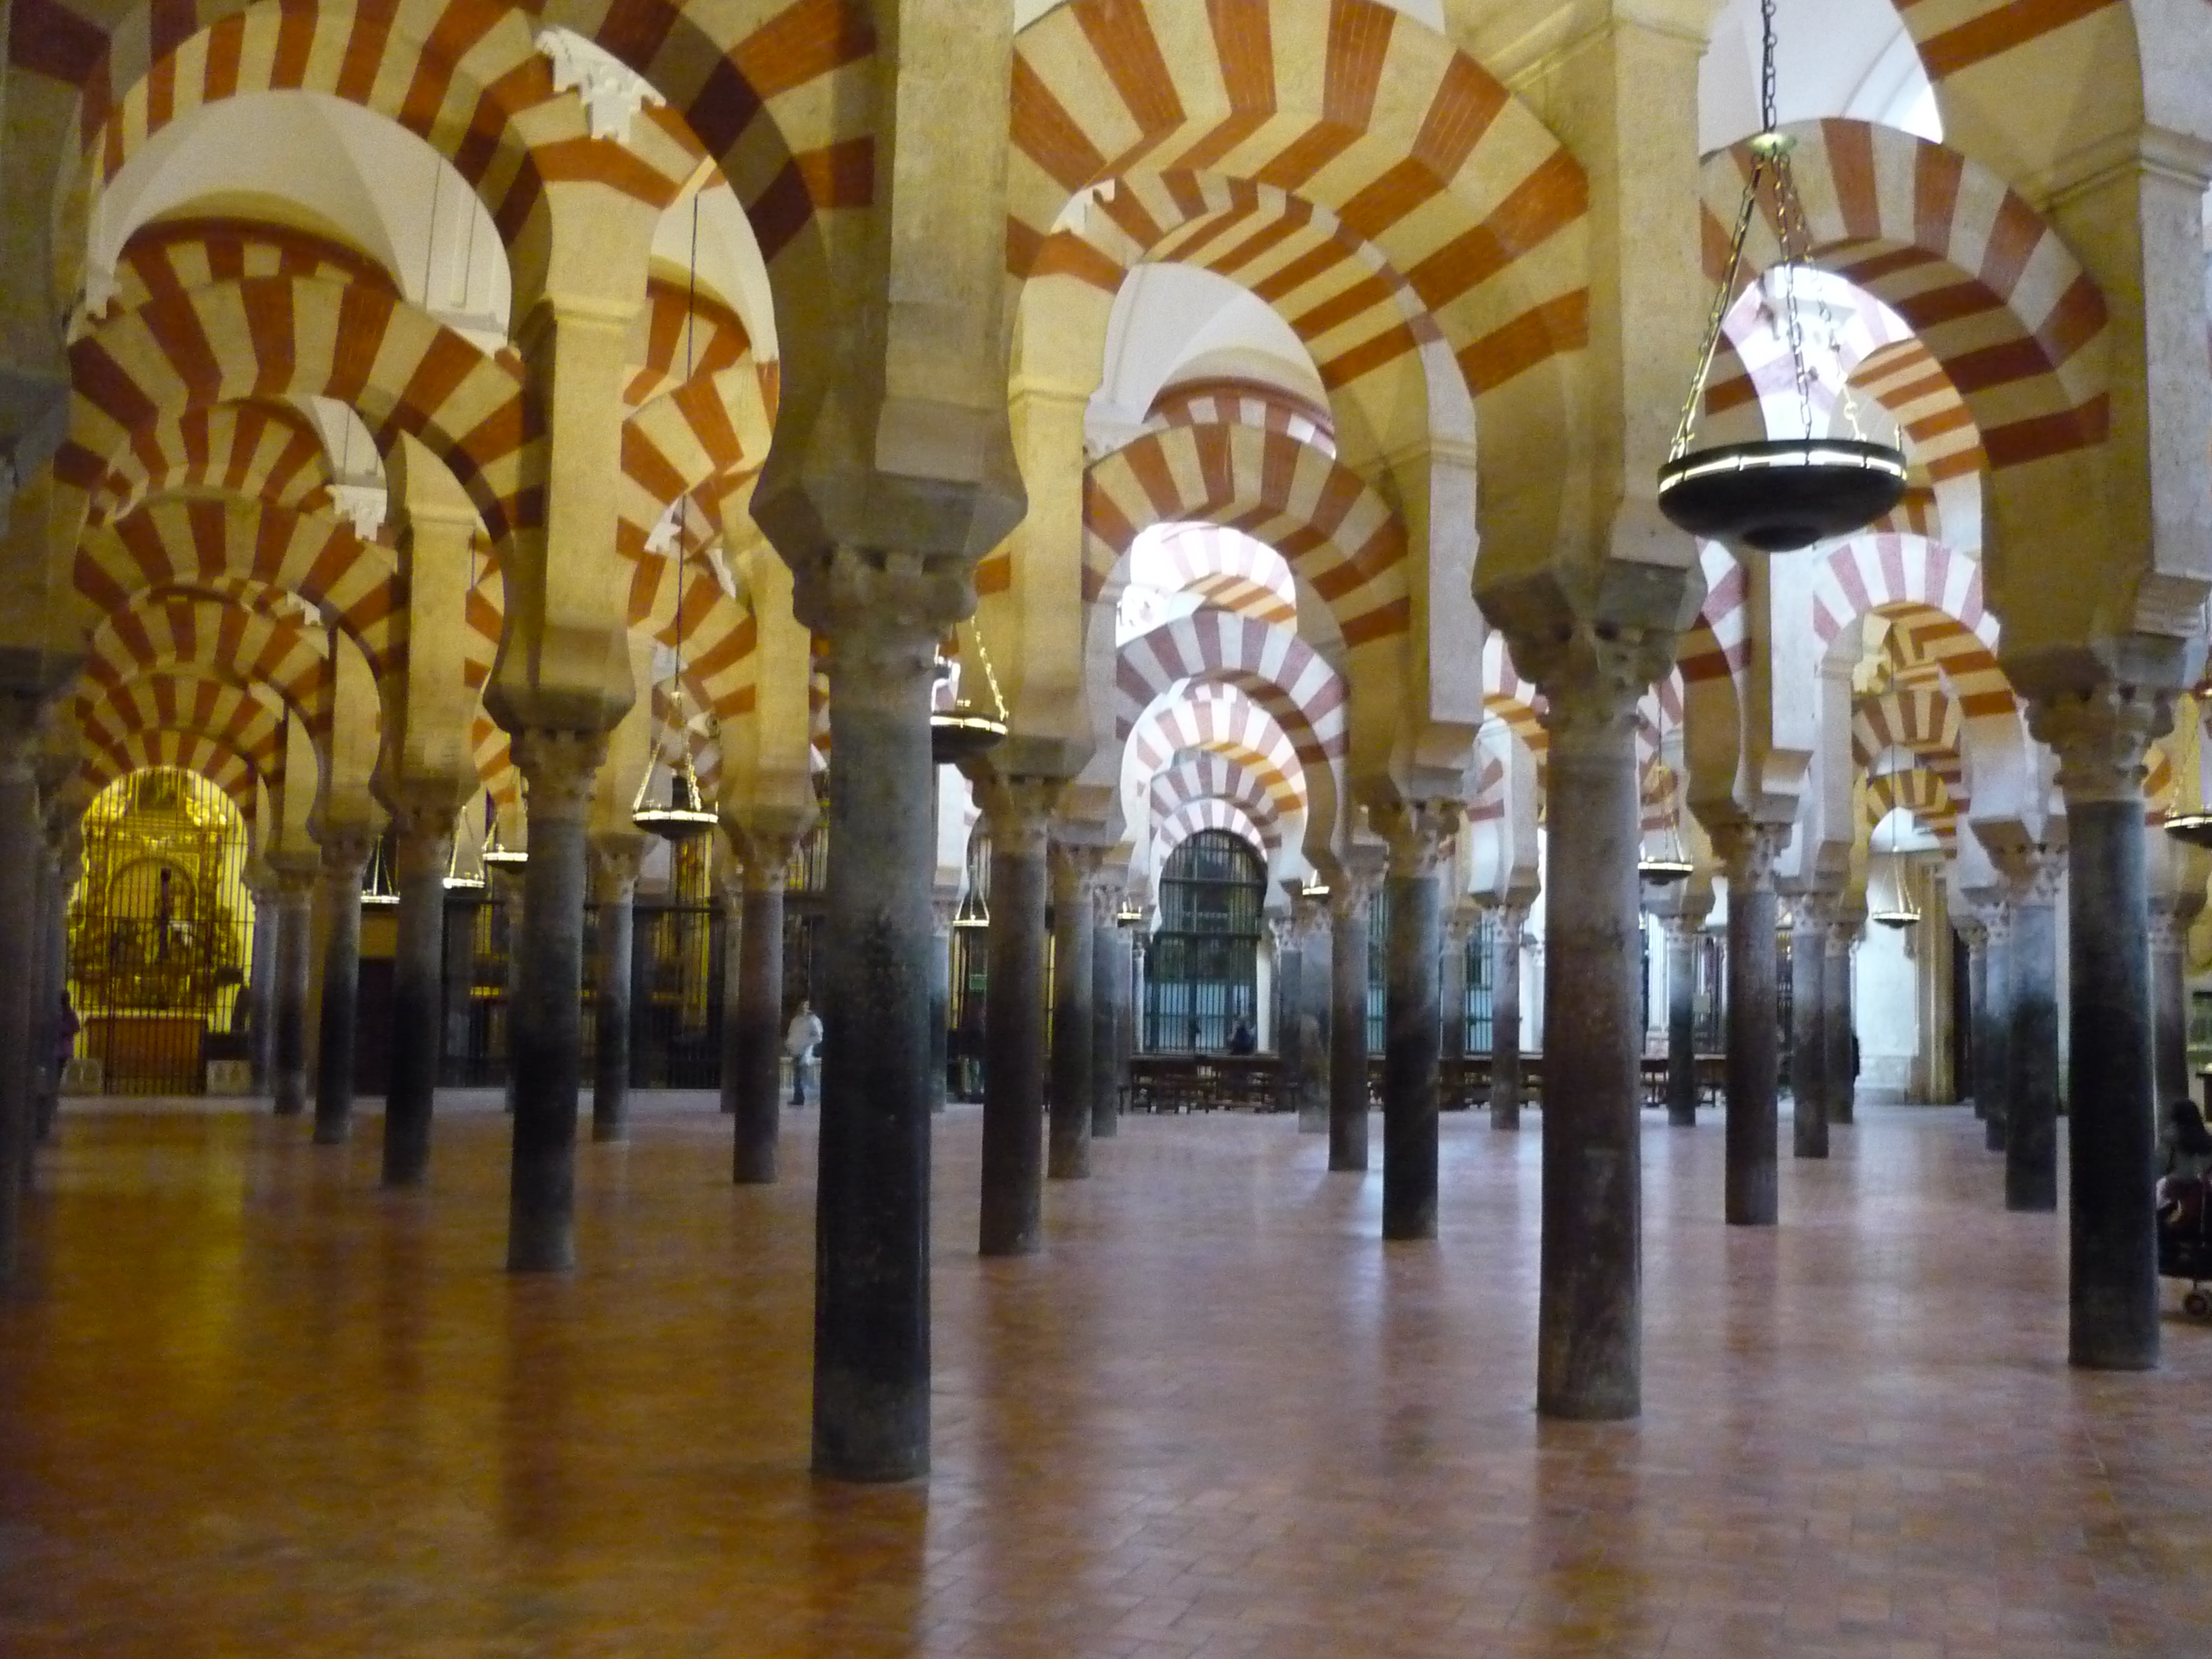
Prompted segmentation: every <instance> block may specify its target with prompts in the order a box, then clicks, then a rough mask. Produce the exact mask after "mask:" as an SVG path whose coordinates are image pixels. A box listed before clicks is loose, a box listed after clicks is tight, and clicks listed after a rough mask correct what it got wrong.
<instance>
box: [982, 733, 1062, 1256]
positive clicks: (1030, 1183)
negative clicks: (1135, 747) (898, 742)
mask: <svg viewBox="0 0 2212 1659" xmlns="http://www.w3.org/2000/svg"><path fill="white" fill-rule="evenodd" d="M1059 795H1060V784H1059V782H1058V781H1057V780H1053V779H1042V778H1013V779H1002V778H997V777H989V778H984V779H981V780H979V781H978V787H977V790H976V798H977V799H978V800H979V801H980V802H981V805H982V808H983V815H984V817H986V818H987V819H988V820H989V822H990V826H991V927H990V939H991V985H990V992H989V1000H988V1002H987V1005H986V1008H985V1013H984V1033H983V1035H984V1042H985V1045H986V1054H987V1059H986V1060H985V1070H984V1078H983V1209H982V1219H981V1237H980V1243H979V1246H978V1248H979V1249H981V1252H982V1254H983V1255H1030V1253H1031V1252H1032V1251H1034V1250H1036V1249H1037V1248H1038V1246H1039V1243H1040V1242H1041V1241H1040V1238H1039V1232H1038V1230H1039V1227H1040V1225H1041V1221H1042V1212H1043V1203H1044V1194H1043V1182H1042V1175H1043V1170H1044V1147H1043V1144H1042V1143H1043V1133H1042V1131H1043V1127H1044V1126H1043V1104H1044V1066H1045V1054H1044V996H1045V987H1044V981H1045V971H1044V954H1045V953H1044V939H1045V933H1044V911H1045V886H1046V870H1045V861H1046V852H1045V842H1046V832H1047V830H1048V827H1049V826H1050V824H1051V822H1052V808H1053V804H1054V801H1055V800H1057V799H1059Z"/></svg>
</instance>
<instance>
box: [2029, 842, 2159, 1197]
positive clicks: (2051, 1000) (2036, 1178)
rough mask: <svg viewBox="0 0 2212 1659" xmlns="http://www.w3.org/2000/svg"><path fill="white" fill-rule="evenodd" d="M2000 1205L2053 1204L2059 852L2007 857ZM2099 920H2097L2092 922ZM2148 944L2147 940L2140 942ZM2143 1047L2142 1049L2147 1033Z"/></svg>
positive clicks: (2055, 1183)
mask: <svg viewBox="0 0 2212 1659" xmlns="http://www.w3.org/2000/svg"><path fill="white" fill-rule="evenodd" d="M2013 862H2014V872H2013V873H2014V875H2015V880H2014V886H2013V896H2012V1030H2011V1033H2010V1036H2009V1039H2008V1042H2007V1043H2006V1045H2005V1048H2006V1055H2007V1059H2008V1066H2009V1073H2010V1083H2009V1085H2008V1087H2007V1089H2006V1091H2005V1208H2007V1209H2008V1210H2056V1209H2057V1207H2058V910H2057V905H2058V887H2059V883H2060V881H2061V879H2062V878H2063V875H2064V873H2065V869H2066V864H2065V858H2064V855H2063V854H2058V853H2045V852H2040V851H2031V852H2027V853H2023V854H2021V855H2020V856H2019V857H2018V858H2017V859H2016V860H2014V861H2013ZM2098 925H2099V926H2101V925H2103V924H2102V923H2099V924H2098ZM2145 948H2146V949H2148V946H2146V947H2145ZM2143 1052H2144V1053H2145V1054H2148V1053H2149V1052H2150V1048H2149V1042H2148V1038H2146V1039H2145V1042H2144V1048H2143Z"/></svg>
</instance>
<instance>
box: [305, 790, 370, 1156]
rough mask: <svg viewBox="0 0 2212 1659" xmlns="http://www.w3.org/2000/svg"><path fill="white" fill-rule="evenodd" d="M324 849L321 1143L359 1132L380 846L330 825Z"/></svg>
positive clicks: (361, 832)
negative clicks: (365, 964)
mask: <svg viewBox="0 0 2212 1659" xmlns="http://www.w3.org/2000/svg"><path fill="white" fill-rule="evenodd" d="M321 842H322V848H323V879H322V901H323V915H324V916H325V918H326V919H327V920H328V922H329V927H328V928H327V930H326V931H325V933H324V935H323V1002H322V1008H321V1011H320V1015H321V1029H322V1038H321V1041H320V1042H319V1043H318V1044H317V1046H316V1054H315V1145H317V1146H343V1144H344V1143H345V1141H346V1139H347V1138H348V1137H349V1135H351V1134H352V1133H353V1061H354V1045H355V1042H356V1036H357V1035H358V1024H359V1020H358V1015H359V1011H360V1004H361V878H362V871H363V870H365V869H366V868H368V856H369V851H370V849H371V848H373V847H374V845H375V842H374V838H373V837H371V836H369V834H368V831H367V830H365V829H351V828H338V827H336V826H333V827H331V828H328V829H325V830H324V831H323V834H322V836H321Z"/></svg>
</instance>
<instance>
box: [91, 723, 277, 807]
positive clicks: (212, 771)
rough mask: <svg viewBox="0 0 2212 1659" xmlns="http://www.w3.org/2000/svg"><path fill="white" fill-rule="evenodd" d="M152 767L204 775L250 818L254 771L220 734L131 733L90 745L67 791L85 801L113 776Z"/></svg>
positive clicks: (254, 781) (111, 781) (117, 776)
mask: <svg viewBox="0 0 2212 1659" xmlns="http://www.w3.org/2000/svg"><path fill="white" fill-rule="evenodd" d="M156 766H173V767H176V768H178V769H179V770H182V771H185V772H190V773H192V774H194V775H197V776H199V777H203V778H205V779H206V780H207V781H209V782H210V783H212V784H213V785H215V787H216V788H218V789H220V790H222V792H223V793H224V794H226V795H228V796H229V797H230V799H231V803H232V805H234V806H236V807H237V808H238V811H239V815H240V817H243V818H245V820H246V822H247V823H249V824H250V823H252V822H253V819H254V814H255V811H256V809H257V807H258V800H257V799H256V791H255V788H254V785H255V783H256V781H257V779H258V773H257V771H256V769H255V767H254V764H253V763H252V760H250V759H249V758H248V757H246V756H244V755H241V754H240V753H239V752H238V751H237V750H234V749H233V748H231V747H230V746H229V745H228V744H226V743H225V742H224V741H223V740H222V738H216V737H210V736H209V735H207V734H206V733H204V732H172V731H156V732H131V733H130V734H129V735H127V736H125V737H124V738H120V739H119V740H118V741H117V743H116V744H114V745H113V746H112V748H106V747H94V748H91V749H89V750H88V752H87V753H86V755H85V757H84V759H83V761H82V763H80V764H79V766H78V768H77V771H76V780H75V781H74V784H73V787H72V793H78V792H81V793H82V799H83V800H84V801H86V802H90V801H91V800H93V799H95V798H96V797H97V796H98V795H99V793H100V791H101V790H103V789H105V788H106V787H107V786H108V785H109V784H111V783H113V782H114V781H116V780H117V779H118V778H125V777H128V776H130V775H131V773H133V772H140V771H144V770H146V769H149V768H151V767H156Z"/></svg>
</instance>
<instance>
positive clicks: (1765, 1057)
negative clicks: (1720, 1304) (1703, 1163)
mask: <svg viewBox="0 0 2212 1659" xmlns="http://www.w3.org/2000/svg"><path fill="white" fill-rule="evenodd" d="M1789 834H1790V831H1789V828H1788V826H1787V825H1774V824H1760V823H1729V824H1723V825H1722V826H1721V827H1720V828H1719V829H1717V830H1716V831H1715V832H1714V836H1713V845H1714V848H1715V849H1716V850H1717V851H1718V852H1719V854H1720V855H1721V859H1722V861H1723V865H1724V866H1725V867H1726V869H1727V872H1728V903H1729V913H1728V1058H1727V1079H1728V1106H1727V1124H1726V1127H1727V1136H1728V1153H1727V1178H1726V1187H1727V1192H1726V1196H1725V1199H1724V1209H1725V1212H1726V1215H1727V1218H1728V1223H1729V1225H1730V1226H1732V1227H1771V1226H1772V1225H1774V1221H1775V1216H1776V1213H1777V1210H1778V1201H1779V1190H1780V1174H1779V1164H1778V1158H1779V1157H1780V1128H1779V1126H1780V1121H1781V1119H1780V1115H1779V1112H1778V1109H1777V1106H1776V1102H1775V1086H1776V1078H1777V1066H1778V1060H1779V1049H1780V1036H1781V1033H1780V1030H1779V1029H1778V1021H1779V1018H1780V1014H1779V1011H1778V1004H1777V1000H1776V999H1777V987H1776V975H1777V968H1776V963H1775V933H1776V922H1775V912H1776V906H1775V895H1774V860H1775V857H1776V855H1777V854H1779V853H1780V852H1781V850H1782V847H1783V843H1784V842H1785V841H1787V840H1788V839H1789Z"/></svg>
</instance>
